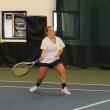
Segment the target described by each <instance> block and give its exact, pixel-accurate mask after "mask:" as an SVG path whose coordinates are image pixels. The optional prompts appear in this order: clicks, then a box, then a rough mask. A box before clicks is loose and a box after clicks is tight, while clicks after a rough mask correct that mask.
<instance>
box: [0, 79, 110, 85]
mask: <svg viewBox="0 0 110 110" xmlns="http://www.w3.org/2000/svg"><path fill="white" fill-rule="evenodd" d="M0 82H19V83H23V82H25V83H35V81H8V80H0ZM43 83H47V84H49V83H50V84H60V83H57V82H43ZM68 84H73V85H87V86H88V85H91V86H110V85H109V84H85V83H68Z"/></svg>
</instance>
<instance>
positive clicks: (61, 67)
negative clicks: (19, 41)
mask: <svg viewBox="0 0 110 110" xmlns="http://www.w3.org/2000/svg"><path fill="white" fill-rule="evenodd" d="M54 69H55V70H57V72H58V73H59V74H60V78H61V85H62V91H61V93H64V94H66V95H70V94H71V93H70V92H69V91H68V90H67V88H66V82H67V74H66V69H65V67H64V65H63V64H62V63H59V64H57V65H56V66H55V67H54Z"/></svg>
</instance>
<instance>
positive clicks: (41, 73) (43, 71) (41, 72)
mask: <svg viewBox="0 0 110 110" xmlns="http://www.w3.org/2000/svg"><path fill="white" fill-rule="evenodd" d="M47 70H48V67H40V68H39V73H38V78H37V82H36V85H35V86H33V87H31V88H30V89H29V91H30V92H35V91H36V90H37V87H39V86H40V84H41V83H42V81H43V79H44V77H45V74H46V72H47Z"/></svg>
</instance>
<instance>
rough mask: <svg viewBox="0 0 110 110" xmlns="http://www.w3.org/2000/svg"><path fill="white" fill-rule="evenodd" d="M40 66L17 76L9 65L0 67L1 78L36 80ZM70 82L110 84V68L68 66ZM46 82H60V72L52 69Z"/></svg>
mask: <svg viewBox="0 0 110 110" xmlns="http://www.w3.org/2000/svg"><path fill="white" fill-rule="evenodd" d="M37 73H38V68H32V69H31V71H30V72H29V73H28V74H27V75H26V76H23V77H15V76H14V75H13V73H12V71H11V68H9V67H0V80H9V81H33V82H34V81H35V80H36V78H37ZM67 74H68V83H85V84H107V85H110V70H102V69H99V68H88V69H80V68H68V69H67ZM44 82H57V83H60V78H59V74H58V73H57V72H56V71H55V70H53V69H50V70H49V71H48V72H47V75H46V77H45V79H44Z"/></svg>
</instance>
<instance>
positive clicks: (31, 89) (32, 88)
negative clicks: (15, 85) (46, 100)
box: [29, 85, 38, 92]
mask: <svg viewBox="0 0 110 110" xmlns="http://www.w3.org/2000/svg"><path fill="white" fill-rule="evenodd" d="M37 89H38V87H37V86H36V85H35V86H33V87H31V88H30V89H29V91H30V92H35V91H37Z"/></svg>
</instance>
